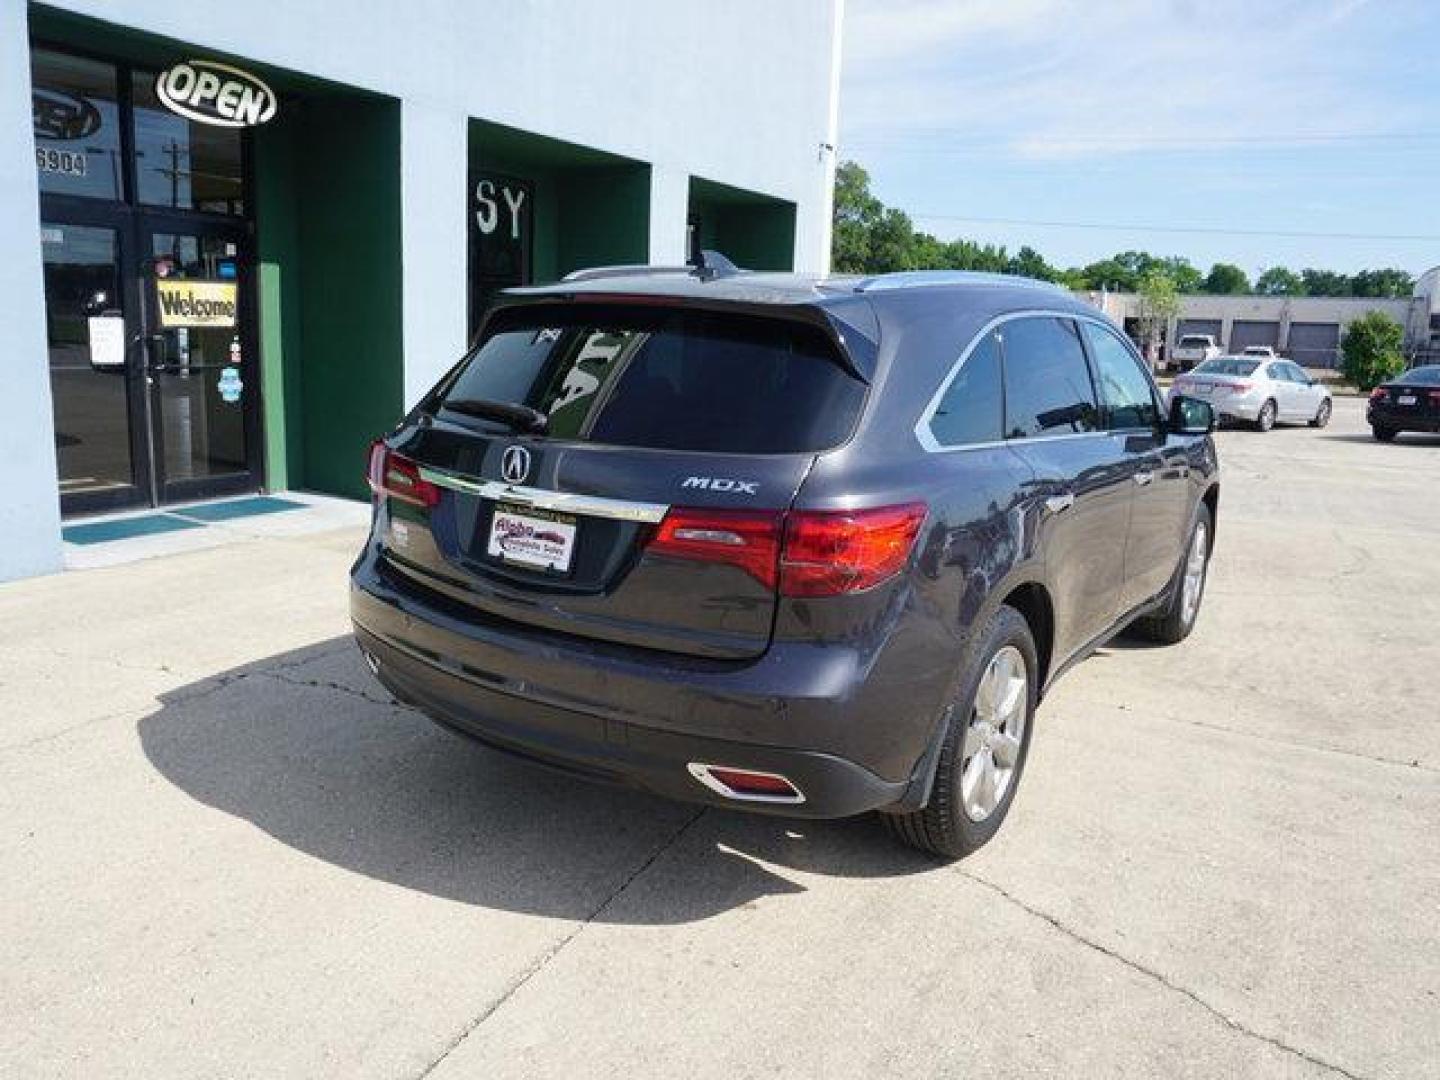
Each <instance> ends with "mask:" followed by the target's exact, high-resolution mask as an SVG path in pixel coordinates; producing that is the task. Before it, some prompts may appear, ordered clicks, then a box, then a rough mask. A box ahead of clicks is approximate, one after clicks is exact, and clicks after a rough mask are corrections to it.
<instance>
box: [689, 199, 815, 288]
mask: <svg viewBox="0 0 1440 1080" xmlns="http://www.w3.org/2000/svg"><path fill="white" fill-rule="evenodd" d="M690 218H691V220H698V221H699V223H700V246H701V247H702V248H709V249H711V250H713V251H718V252H720V254H722V255H724V256H726V257H727V258H728V259H730V260H731V261H732V262H734V263H735V264H736V265H737V266H743V267H745V268H746V269H748V270H793V269H794V268H795V204H794V203H791V202H786V201H784V200H783V199H773V198H770V197H769V196H766V195H760V194H758V193H756V192H752V191H745V190H743V189H741V188H735V187H730V186H728V185H726V184H717V183H715V182H714V181H711V180H705V179H703V178H701V177H698V176H694V177H691V178H690Z"/></svg>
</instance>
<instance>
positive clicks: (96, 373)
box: [40, 215, 150, 513]
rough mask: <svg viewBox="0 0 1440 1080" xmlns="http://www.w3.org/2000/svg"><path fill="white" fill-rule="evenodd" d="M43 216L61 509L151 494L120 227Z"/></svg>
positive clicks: (109, 504) (135, 331)
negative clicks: (79, 222) (61, 220)
mask: <svg viewBox="0 0 1440 1080" xmlns="http://www.w3.org/2000/svg"><path fill="white" fill-rule="evenodd" d="M93 220H94V221H95V223H93V224H74V223H70V222H65V223H61V222H58V221H42V223H41V226H40V239H41V252H42V258H43V262H44V266H45V329H46V336H47V338H48V345H49V356H50V394H51V398H52V400H53V405H54V409H55V454H56V457H57V458H58V460H59V466H60V498H61V505H62V508H63V509H64V511H65V512H66V513H76V512H85V511H96V510H104V509H107V508H113V507H119V506H125V505H127V504H132V503H137V502H142V501H144V500H145V499H147V498H148V497H149V492H150V473H149V458H148V453H147V450H146V446H145V438H144V427H143V423H144V415H145V401H144V387H143V383H142V382H141V380H140V377H139V365H138V364H137V363H136V359H137V354H138V345H139V338H138V335H139V329H140V323H139V320H138V318H137V313H136V312H135V310H134V308H135V298H134V293H133V290H132V289H127V288H126V282H125V275H124V273H123V269H124V267H125V265H126V261H127V260H126V258H125V255H126V251H125V249H126V247H127V242H126V237H125V230H124V229H122V228H120V227H118V224H104V223H101V222H103V216H100V215H97V216H96V217H95V218H94V219H93Z"/></svg>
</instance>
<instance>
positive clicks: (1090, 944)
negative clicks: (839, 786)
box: [955, 866, 1365, 1080]
mask: <svg viewBox="0 0 1440 1080" xmlns="http://www.w3.org/2000/svg"><path fill="white" fill-rule="evenodd" d="M955 872H956V873H957V874H959V875H960V876H961V877H963V878H965V879H966V880H968V881H973V882H974V883H975V884H977V885H980V886H983V887H984V888H986V889H989V890H990V891H991V892H993V893H995V894H996V895H998V896H1000V897H1001V898H1002V899H1004V900H1007V901H1009V902H1010V903H1011V904H1013V905H1014V906H1015V907H1017V908H1019V909H1020V910H1021V911H1023V912H1025V913H1026V914H1027V915H1029V916H1031V917H1032V918H1035V919H1039V920H1040V921H1041V922H1044V923H1048V924H1049V925H1050V926H1051V927H1053V928H1054V929H1055V930H1058V931H1059V932H1060V933H1061V934H1064V935H1065V936H1066V937H1067V938H1069V939H1070V940H1071V941H1074V942H1075V943H1076V944H1078V945H1082V946H1084V947H1085V948H1087V949H1090V950H1092V951H1093V952H1097V953H1099V954H1100V955H1102V956H1106V957H1109V958H1110V959H1111V960H1114V961H1115V962H1117V963H1119V964H1123V965H1124V966H1125V967H1127V968H1129V969H1130V970H1131V971H1134V972H1136V973H1138V974H1140V975H1143V976H1145V977H1146V978H1148V979H1151V980H1152V981H1154V982H1157V983H1159V984H1160V985H1161V986H1163V987H1165V989H1167V990H1169V991H1171V992H1172V993H1176V994H1179V995H1180V996H1181V997H1184V998H1186V999H1188V1000H1189V1001H1190V1002H1191V1003H1192V1004H1195V1005H1198V1006H1199V1007H1200V1008H1201V1009H1203V1010H1205V1012H1207V1013H1209V1014H1210V1015H1211V1016H1212V1017H1214V1018H1215V1019H1216V1020H1218V1021H1220V1023H1222V1024H1224V1025H1225V1026H1226V1027H1227V1028H1229V1029H1230V1030H1231V1031H1234V1032H1237V1033H1239V1034H1240V1035H1243V1036H1245V1037H1246V1038H1249V1039H1254V1040H1256V1041H1257V1042H1261V1043H1264V1044H1265V1045H1267V1046H1270V1047H1272V1048H1273V1049H1276V1050H1279V1051H1280V1052H1281V1053H1285V1054H1290V1055H1291V1056H1292V1057H1297V1058H1299V1059H1300V1060H1301V1061H1304V1062H1306V1063H1307V1064H1310V1065H1314V1066H1315V1067H1316V1068H1320V1069H1325V1070H1327V1071H1329V1072H1332V1073H1334V1074H1335V1075H1337V1076H1343V1077H1345V1078H1346V1080H1365V1078H1364V1077H1362V1076H1361V1075H1360V1074H1358V1073H1354V1072H1351V1071H1350V1070H1349V1069H1346V1068H1345V1067H1344V1066H1342V1065H1336V1064H1335V1063H1334V1062H1330V1061H1326V1060H1325V1059H1323V1058H1320V1057H1317V1056H1316V1055H1314V1054H1312V1053H1310V1052H1309V1051H1308V1050H1302V1049H1301V1048H1300V1047H1298V1046H1292V1045H1291V1044H1290V1043H1287V1042H1285V1041H1284V1040H1283V1039H1279V1038H1277V1037H1276V1036H1274V1035H1267V1034H1265V1033H1264V1032H1262V1031H1256V1030H1255V1029H1254V1028H1252V1027H1250V1026H1249V1025H1248V1024H1246V1023H1244V1022H1243V1021H1241V1020H1237V1019H1236V1018H1235V1017H1233V1016H1230V1015H1229V1014H1227V1013H1225V1012H1222V1011H1221V1010H1220V1009H1219V1008H1217V1007H1216V1006H1214V1005H1212V1004H1210V1002H1208V1001H1206V1000H1205V999H1204V998H1203V997H1201V996H1200V995H1199V994H1198V993H1196V992H1195V991H1194V990H1191V989H1190V988H1189V987H1187V986H1182V985H1180V984H1179V983H1177V982H1175V981H1174V980H1173V979H1171V978H1170V977H1169V976H1168V975H1166V974H1164V973H1163V972H1161V971H1157V970H1156V969H1154V968H1151V967H1147V966H1146V965H1144V964H1142V963H1140V961H1138V960H1132V959H1131V958H1130V957H1128V956H1125V955H1123V954H1122V953H1119V952H1116V951H1115V950H1114V949H1112V948H1110V947H1109V946H1107V945H1103V944H1101V943H1100V942H1098V941H1096V940H1094V939H1093V938H1089V937H1086V936H1085V935H1084V934H1082V933H1080V931H1078V930H1076V929H1075V928H1074V927H1071V926H1069V925H1067V924H1066V923H1064V922H1062V921H1061V920H1060V919H1059V918H1057V917H1056V916H1054V915H1051V914H1050V913H1049V912H1047V911H1042V910H1040V909H1039V908H1037V907H1034V906H1032V905H1030V904H1027V903H1026V902H1025V901H1024V900H1021V899H1020V898H1019V897H1018V896H1016V895H1015V894H1014V893H1012V892H1010V891H1009V890H1008V889H1005V888H1003V887H1002V886H1000V885H997V884H995V883H994V882H993V881H988V880H986V879H985V878H982V877H980V876H979V875H977V874H973V873H971V872H970V871H969V870H966V869H965V868H964V867H960V866H957V867H956V868H955Z"/></svg>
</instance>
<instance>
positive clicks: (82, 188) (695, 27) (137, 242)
mask: <svg viewBox="0 0 1440 1080" xmlns="http://www.w3.org/2000/svg"><path fill="white" fill-rule="evenodd" d="M839 20H840V15H839V3H838V0H802V2H794V3H785V4H775V3H771V2H770V0H727V2H726V3H724V4H704V5H699V4H675V3H672V2H670V0H613V2H611V3H607V4H603V5H602V4H580V3H573V2H565V0H531V2H527V3H523V4H521V3H510V2H506V0H486V2H474V3H468V4H457V3H439V2H426V0H420V2H418V3H417V2H409V3H401V2H399V0H351V2H350V3H347V4H344V5H336V4H331V3H326V2H324V0H286V2H285V3H283V4H281V3H259V4H250V5H228V6H227V5H200V6H195V5H190V6H186V5H177V4H174V3H170V2H168V0H55V2H53V3H47V4H26V3H23V2H22V0H0V247H3V250H4V251H5V252H6V255H7V258H6V259H5V261H4V263H3V266H0V283H3V287H0V321H3V324H4V325H5V327H6V344H7V348H6V349H5V351H4V354H3V356H0V368H3V385H4V387H5V394H4V395H0V447H3V450H4V453H3V454H0V481H3V485H4V489H5V492H6V498H5V500H4V503H3V504H0V528H3V531H4V535H5V538H6V543H5V544H4V545H0V580H3V579H6V578H13V577H18V576H23V575H27V574H36V573H44V572H48V571H51V570H55V569H58V568H59V567H60V565H61V561H62V558H61V553H62V540H61V530H62V526H63V524H64V523H65V522H70V521H73V520H75V519H77V518H80V517H85V516H90V515H95V514H97V513H105V512H113V511H117V510H123V509H133V508H144V507H149V506H163V505H168V504H173V503H176V502H187V501H193V500H203V499H210V498H217V497H221V496H228V495H234V494H238V493H244V492H253V491H264V490H282V489H287V488H293V489H308V490H313V491H319V492H326V493H332V494H338V495H347V496H363V495H364V494H365V491H364V488H363V481H362V474H363V459H364V453H365V447H366V445H367V443H368V441H369V440H370V439H371V438H372V437H373V436H375V435H376V434H377V433H379V432H381V431H383V430H384V429H385V428H387V427H388V426H389V425H390V424H391V423H392V422H393V421H394V420H395V419H396V418H397V417H398V416H399V415H400V414H401V412H402V411H403V410H404V408H405V407H406V406H407V405H408V404H410V403H412V402H414V401H415V400H416V399H417V398H418V396H419V395H420V394H421V393H422V392H423V391H424V390H425V389H426V388H428V386H429V385H430V384H431V383H432V382H433V381H434V380H435V379H436V378H437V377H438V376H439V374H440V373H441V372H443V371H444V370H445V369H447V368H448V367H449V366H450V365H451V364H452V363H453V362H454V361H455V360H456V358H457V357H458V356H459V355H460V354H461V352H462V351H463V350H464V348H465V346H466V343H467V340H468V338H469V335H470V334H471V332H472V331H473V329H474V327H475V325H476V321H477V319H478V318H479V316H480V314H481V312H482V311H483V309H484V306H485V304H486V302H487V299H488V298H489V297H490V296H491V295H492V294H493V293H494V292H495V290H497V289H501V288H504V287H506V286H508V285H514V284H520V283H528V282H541V281H548V280H553V279H555V278H558V277H560V276H563V275H564V274H565V273H567V272H568V271H570V270H573V269H576V268H578V267H582V266H589V265H597V264H611V263H632V262H656V263H668V264H678V263H681V262H684V261H685V260H686V258H687V255H688V254H689V253H690V252H691V250H692V249H694V248H697V247H699V246H702V245H703V246H705V247H715V248H718V249H721V250H723V251H725V252H727V253H728V254H730V255H731V256H732V257H733V258H735V259H736V261H738V262H741V263H742V264H744V265H748V266H752V267H755V268H760V269H803V270H812V271H822V270H824V269H825V268H826V266H827V262H828V252H829V247H830V232H829V228H830V224H829V223H830V192H831V185H832V180H833V174H834V160H833V152H832V151H831V149H830V148H831V147H832V146H833V144H834V142H835V123H836V93H837V85H838V73H839V40H840V38H839V33H840V26H839ZM27 116H28V119H27Z"/></svg>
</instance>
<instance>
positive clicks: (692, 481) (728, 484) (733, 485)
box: [680, 476, 760, 495]
mask: <svg viewBox="0 0 1440 1080" xmlns="http://www.w3.org/2000/svg"><path fill="white" fill-rule="evenodd" d="M680 486H681V487H682V488H689V489H691V490H692V491H693V490H695V489H697V488H698V489H699V490H701V491H731V492H734V493H735V494H737V495H754V494H755V493H756V489H757V488H759V487H760V481H759V480H735V479H733V478H731V477H728V476H687V477H686V478H685V479H684V480H683V481H682V482H681V484H680Z"/></svg>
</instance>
